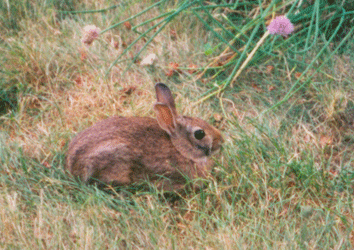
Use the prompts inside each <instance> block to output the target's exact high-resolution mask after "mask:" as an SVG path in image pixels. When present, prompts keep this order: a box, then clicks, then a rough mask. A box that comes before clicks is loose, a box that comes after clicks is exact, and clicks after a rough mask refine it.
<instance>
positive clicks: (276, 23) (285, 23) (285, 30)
mask: <svg viewBox="0 0 354 250" xmlns="http://www.w3.org/2000/svg"><path fill="white" fill-rule="evenodd" d="M267 30H268V31H269V33H270V34H272V35H275V34H277V35H282V36H284V37H287V36H288V35H289V34H291V33H292V32H293V31H294V25H293V24H292V23H291V22H290V20H289V19H288V18H287V17H286V16H278V17H276V18H275V19H274V20H272V22H271V23H270V24H269V26H268V27H267Z"/></svg>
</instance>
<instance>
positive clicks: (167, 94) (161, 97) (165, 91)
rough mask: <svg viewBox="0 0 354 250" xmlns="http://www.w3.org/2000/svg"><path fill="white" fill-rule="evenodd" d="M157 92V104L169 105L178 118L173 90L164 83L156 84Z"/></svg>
mask: <svg viewBox="0 0 354 250" xmlns="http://www.w3.org/2000/svg"><path fill="white" fill-rule="evenodd" d="M155 91H156V99H157V102H159V103H163V104H166V105H168V106H169V107H170V109H171V111H172V113H173V115H174V116H177V110H176V105H175V100H174V99H173V96H172V93H171V90H170V89H169V88H168V87H167V86H166V85H165V84H163V83H156V85H155Z"/></svg>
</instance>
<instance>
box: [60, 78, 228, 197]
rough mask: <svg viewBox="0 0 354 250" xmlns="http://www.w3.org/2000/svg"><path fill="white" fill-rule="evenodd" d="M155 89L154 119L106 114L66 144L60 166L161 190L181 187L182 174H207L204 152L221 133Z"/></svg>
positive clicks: (161, 87)
mask: <svg viewBox="0 0 354 250" xmlns="http://www.w3.org/2000/svg"><path fill="white" fill-rule="evenodd" d="M155 89H156V97H157V103H155V105H154V110H155V113H156V116H157V120H155V119H153V118H149V117H112V118H109V119H107V120H103V121H100V122H98V123H96V124H95V125H93V126H92V127H89V128H88V129H86V130H84V131H82V132H81V133H79V134H78V135H76V136H75V138H74V139H73V140H72V141H71V143H70V144H69V150H68V153H67V158H66V169H67V170H68V171H69V172H71V174H72V175H73V176H75V177H79V178H80V179H81V180H83V181H84V182H90V183H91V182H99V183H104V184H110V185H115V186H122V185H129V184H132V183H135V182H139V181H144V180H149V181H153V182H157V185H158V187H160V188H163V189H164V190H178V189H181V188H183V187H184V185H185V184H186V183H185V182H186V178H185V177H188V178H190V179H194V178H198V177H201V178H205V177H207V176H208V174H209V172H210V170H211V167H212V161H211V159H210V155H211V154H213V153H214V152H215V151H217V150H218V149H219V148H220V146H221V144H222V142H223V141H224V140H223V138H222V136H221V133H220V132H219V131H218V130H217V129H216V128H214V127H213V126H211V125H209V124H208V123H207V122H205V121H203V120H201V119H199V118H192V117H187V116H180V115H178V114H177V111H176V107H175V102H174V99H173V97H172V94H171V91H170V89H169V88H168V87H167V86H166V85H165V84H163V83H158V84H156V85H155ZM201 130H202V131H204V133H203V132H202V131H201ZM196 131H198V132H196ZM203 135H204V137H203ZM195 136H197V137H198V138H199V139H196V138H195ZM201 137H202V138H201ZM200 138H201V139H200Z"/></svg>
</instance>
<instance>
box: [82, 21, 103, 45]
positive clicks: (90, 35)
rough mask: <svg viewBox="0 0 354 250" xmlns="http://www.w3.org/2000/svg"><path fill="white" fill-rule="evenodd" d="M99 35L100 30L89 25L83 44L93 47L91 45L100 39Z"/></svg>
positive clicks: (85, 29)
mask: <svg viewBox="0 0 354 250" xmlns="http://www.w3.org/2000/svg"><path fill="white" fill-rule="evenodd" d="M99 34H100V29H99V28H97V27H96V26H95V25H87V26H85V27H84V30H83V35H82V39H81V42H83V43H84V44H87V45H91V43H92V42H93V41H94V40H96V39H97V38H98V36H99Z"/></svg>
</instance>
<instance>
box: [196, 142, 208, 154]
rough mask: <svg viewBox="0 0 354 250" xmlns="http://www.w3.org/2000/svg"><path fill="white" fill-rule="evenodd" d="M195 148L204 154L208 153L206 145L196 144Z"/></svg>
mask: <svg viewBox="0 0 354 250" xmlns="http://www.w3.org/2000/svg"><path fill="white" fill-rule="evenodd" d="M197 148H198V149H199V150H201V151H203V153H204V155H206V156H209V155H210V148H209V147H206V146H201V145H198V144H197Z"/></svg>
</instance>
